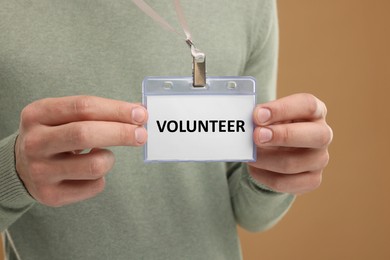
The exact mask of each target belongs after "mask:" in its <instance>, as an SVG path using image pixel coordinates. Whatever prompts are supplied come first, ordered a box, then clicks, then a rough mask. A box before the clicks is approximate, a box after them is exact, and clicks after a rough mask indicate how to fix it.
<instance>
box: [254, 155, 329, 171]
mask: <svg viewBox="0 0 390 260" xmlns="http://www.w3.org/2000/svg"><path fill="white" fill-rule="evenodd" d="M328 162H329V153H328V150H327V149H294V150H284V149H258V150H257V161H256V162H251V163H248V164H249V165H251V166H253V167H255V168H260V169H264V170H267V171H271V172H278V173H283V174H297V173H301V172H309V171H318V170H321V169H324V168H325V167H326V165H328Z"/></svg>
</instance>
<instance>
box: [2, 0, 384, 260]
mask: <svg viewBox="0 0 390 260" xmlns="http://www.w3.org/2000/svg"><path fill="white" fill-rule="evenodd" d="M278 4H279V19H280V34H281V46H280V66H279V67H280V70H279V96H280V97H281V96H286V95H288V94H292V93H296V92H310V93H313V94H315V95H316V96H318V97H319V98H321V99H322V100H324V101H325V102H326V104H327V106H328V121H329V124H330V125H331V126H332V128H333V130H334V141H333V144H332V145H331V148H330V152H331V162H330V165H329V166H328V168H327V169H326V171H325V174H324V180H323V184H322V186H321V187H320V189H318V190H317V191H315V192H313V193H310V194H306V195H303V196H300V197H298V199H297V201H296V202H295V205H294V207H293V208H292V209H291V211H290V212H289V213H288V214H287V216H286V217H285V218H284V219H283V220H282V221H281V223H279V225H277V226H276V227H274V228H273V229H271V230H269V231H267V232H264V233H259V234H250V233H247V232H245V231H242V230H241V229H240V230H239V232H240V236H241V239H242V247H243V254H244V259H245V260H257V259H267V260H268V259H270V260H279V259H283V260H284V259H299V260H305V259H310V260H312V259H313V260H321V259H324V260H325V259H326V260H328V259H354V260H359V259H362V260H363V259H364V260H366V259H375V260H378V259H379V260H381V259H390V204H389V199H390V188H389V186H390V172H389V170H388V169H389V167H386V166H388V165H389V163H388V162H389V161H390V152H389V151H390V138H389V137H388V135H390V126H389V122H388V121H389V120H390V116H389V113H390V109H389V105H390V98H389V96H388V94H389V93H390V91H389V88H390V84H389V82H390V51H389V48H390V15H389V12H390V1H388V0H326V1H323V0H295V1H289V0H279V2H278ZM0 255H1V253H0ZM0 259H1V256H0Z"/></svg>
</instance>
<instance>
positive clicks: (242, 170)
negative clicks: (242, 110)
mask: <svg viewBox="0 0 390 260" xmlns="http://www.w3.org/2000/svg"><path fill="white" fill-rule="evenodd" d="M262 8H267V11H268V12H265V13H267V14H268V16H265V17H260V18H258V19H256V20H257V21H256V25H257V27H256V26H255V28H256V29H255V30H254V31H255V32H256V33H257V37H253V38H254V39H255V40H254V42H253V43H252V52H251V56H250V58H249V60H248V62H247V64H246V68H245V71H244V75H249V76H254V77H255V78H256V85H257V101H258V102H259V103H263V102H267V101H269V100H273V99H275V97H276V78H277V63H278V40H279V39H278V38H279V37H278V33H279V32H278V18H277V10H276V2H275V1H266V5H265V6H263V7H262ZM228 178H229V189H230V194H231V201H232V206H233V211H234V214H235V218H236V222H237V223H238V224H239V225H240V226H242V227H243V228H245V229H247V230H250V231H261V230H265V229H268V228H270V227H271V226H273V225H274V224H276V223H277V222H278V221H279V220H280V219H281V218H282V217H283V216H284V214H285V213H286V212H287V211H288V209H289V208H290V206H291V204H292V202H293V201H294V198H295V196H293V195H291V194H285V193H278V192H274V191H272V190H270V189H269V188H267V187H265V186H264V185H262V184H261V183H258V182H257V181H256V180H255V179H253V178H252V176H251V175H250V174H249V172H248V169H247V165H246V164H244V163H243V164H240V163H230V164H229V163H228Z"/></svg>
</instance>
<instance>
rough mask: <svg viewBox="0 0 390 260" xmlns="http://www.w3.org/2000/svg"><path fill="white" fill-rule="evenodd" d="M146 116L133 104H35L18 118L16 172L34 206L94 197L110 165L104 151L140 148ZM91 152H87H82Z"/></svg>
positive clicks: (85, 100) (85, 99)
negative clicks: (117, 147) (85, 151)
mask: <svg viewBox="0 0 390 260" xmlns="http://www.w3.org/2000/svg"><path fill="white" fill-rule="evenodd" d="M146 120H147V111H146V109H145V108H144V107H142V106H141V105H138V104H131V103H126V102H123V101H116V100H110V99H104V98H98V97H90V96H75V97H64V98H50V99H43V100H39V101H36V102H34V103H32V104H30V105H28V106H26V107H25V108H24V110H23V111H22V113H21V121H20V128H19V136H18V138H17V141H16V145H15V157H16V170H17V172H18V174H19V177H20V179H21V180H22V181H23V183H24V185H25V187H26V188H27V190H28V191H29V193H30V194H31V196H33V197H34V198H35V199H36V200H37V201H39V202H41V203H42V204H45V205H48V206H62V205H65V204H70V203H74V202H77V201H81V200H84V199H87V198H91V197H93V196H95V195H97V194H98V193H99V192H101V191H102V190H103V189H104V185H105V182H104V176H105V175H106V174H107V173H108V172H109V171H110V169H111V168H112V167H113V165H114V161H115V158H114V155H113V153H112V152H111V151H109V150H107V149H104V147H109V146H141V145H143V144H144V143H145V142H146V139H147V133H146V130H145V129H144V128H143V127H142V125H144V124H145V122H146ZM85 149H91V150H90V151H89V152H87V153H81V151H83V150H85Z"/></svg>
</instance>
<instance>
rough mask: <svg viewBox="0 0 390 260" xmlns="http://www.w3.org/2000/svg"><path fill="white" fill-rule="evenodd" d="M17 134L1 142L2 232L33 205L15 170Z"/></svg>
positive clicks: (0, 225) (0, 189)
mask: <svg viewBox="0 0 390 260" xmlns="http://www.w3.org/2000/svg"><path fill="white" fill-rule="evenodd" d="M16 137H17V133H15V134H13V135H11V136H9V137H7V138H5V139H3V140H0V232H2V231H4V230H5V229H6V228H7V227H8V226H10V225H11V224H12V223H13V222H14V221H15V220H17V219H18V218H19V217H20V216H21V215H23V213H24V212H26V211H27V210H28V209H29V208H30V207H31V206H32V205H33V204H34V201H35V200H34V199H33V198H32V197H31V196H30V195H29V194H28V192H27V190H26V189H25V187H24V185H23V183H22V181H21V180H20V179H19V177H18V174H17V173H16V169H15V156H14V145H15V140H16Z"/></svg>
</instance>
